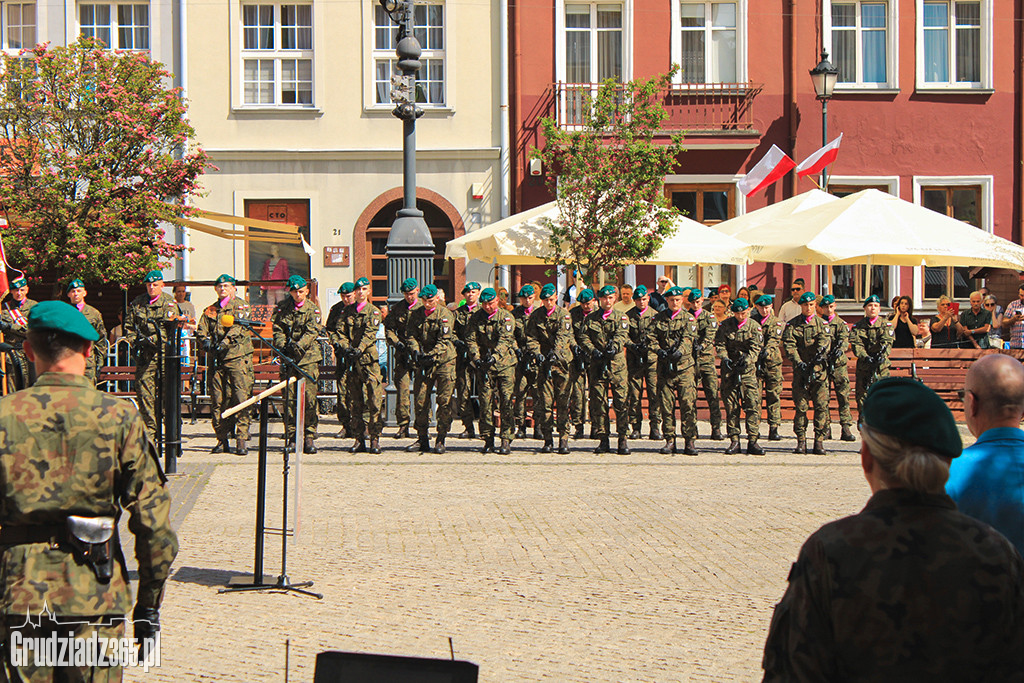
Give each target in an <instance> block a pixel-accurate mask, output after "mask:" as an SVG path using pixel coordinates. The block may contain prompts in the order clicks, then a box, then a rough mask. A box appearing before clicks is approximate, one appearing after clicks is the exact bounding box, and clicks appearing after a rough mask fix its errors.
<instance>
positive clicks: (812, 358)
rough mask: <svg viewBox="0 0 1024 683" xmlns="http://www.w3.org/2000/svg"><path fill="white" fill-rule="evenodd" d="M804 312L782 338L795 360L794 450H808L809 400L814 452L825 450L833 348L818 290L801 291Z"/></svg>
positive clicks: (817, 453) (821, 452) (820, 453)
mask: <svg viewBox="0 0 1024 683" xmlns="http://www.w3.org/2000/svg"><path fill="white" fill-rule="evenodd" d="M799 302H800V315H798V316H796V317H795V318H793V319H792V320H790V321H789V322H788V323H787V324H786V333H785V334H784V335H783V338H782V345H783V348H784V349H785V350H786V355H787V356H789V359H790V361H792V363H793V403H794V404H795V407H796V414H795V415H794V416H793V431H794V432H795V433H796V448H795V449H793V452H794V453H806V452H807V402H808V400H810V401H811V403H812V404H813V405H814V453H815V454H816V455H824V454H825V420H826V415H825V414H826V412H827V411H828V377H827V376H826V373H825V363H826V360H827V358H828V351H829V334H828V326H827V325H826V324H825V322H824V321H823V320H822V319H821V318H819V317H818V316H817V315H815V314H814V309H815V297H814V292H804V293H803V294H801V295H800V299H799Z"/></svg>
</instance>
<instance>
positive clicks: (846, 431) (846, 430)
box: [839, 425, 857, 441]
mask: <svg viewBox="0 0 1024 683" xmlns="http://www.w3.org/2000/svg"><path fill="white" fill-rule="evenodd" d="M839 438H840V439H842V440H843V441H856V440H857V437H855V436H854V435H853V432H852V431H850V425H843V434H842V436H840V437H839Z"/></svg>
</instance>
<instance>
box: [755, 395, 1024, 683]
mask: <svg viewBox="0 0 1024 683" xmlns="http://www.w3.org/2000/svg"><path fill="white" fill-rule="evenodd" d="M860 431H861V437H862V439H863V441H862V444H861V466H862V468H863V470H864V476H865V478H866V479H867V481H868V485H869V487H870V488H871V492H872V496H871V498H870V499H869V500H868V503H867V505H866V506H865V507H864V509H863V510H862V511H861V512H860V513H859V514H856V515H853V516H851V517H847V518H845V519H841V520H838V521H835V522H832V523H830V524H826V525H825V526H823V527H822V528H821V529H819V530H818V531H816V532H815V533H814V534H812V535H811V537H810V538H809V539H808V540H807V542H806V543H804V546H803V548H802V549H801V550H800V556H799V557H798V558H797V561H796V563H794V564H793V567H792V569H791V570H790V572H789V588H788V589H787V591H786V594H785V595H784V596H783V598H782V601H781V602H779V604H778V606H776V608H775V614H774V616H773V617H772V624H771V629H770V631H769V633H768V640H767V643H766V644H765V653H764V662H763V665H764V669H765V676H764V680H765V681H943V682H944V683H952V682H959V681H963V682H966V681H972V682H974V681H993V682H994V681H1011V680H1012V681H1019V680H1022V677H1024V560H1022V559H1021V557H1020V555H1018V554H1017V551H1016V550H1015V549H1014V548H1013V546H1012V545H1011V544H1010V542H1009V541H1008V540H1006V538H1004V537H1003V536H1002V535H1001V534H999V533H998V532H997V531H995V530H994V529H992V528H991V527H989V526H988V525H986V524H983V523H981V522H978V521H976V520H974V519H972V518H970V517H968V516H966V515H963V514H961V513H959V512H957V510H956V505H955V504H954V503H953V501H952V499H950V498H949V496H947V495H946V493H945V490H944V485H945V483H946V479H947V478H948V476H949V465H950V462H951V461H952V459H953V458H956V457H958V456H959V455H960V451H961V448H962V444H961V441H960V433H959V431H958V430H957V426H956V423H955V422H954V421H953V415H952V413H950V411H949V408H948V407H947V406H946V404H945V403H944V402H943V401H942V399H941V398H939V396H938V395H937V394H936V393H935V392H934V391H932V390H931V389H929V388H928V387H926V386H924V384H921V383H920V382H918V381H916V380H913V379H909V378H889V379H883V380H879V381H878V382H876V383H875V384H874V385H872V387H871V389H870V390H869V391H868V394H867V396H866V397H865V400H864V409H863V412H862V413H861V425H860Z"/></svg>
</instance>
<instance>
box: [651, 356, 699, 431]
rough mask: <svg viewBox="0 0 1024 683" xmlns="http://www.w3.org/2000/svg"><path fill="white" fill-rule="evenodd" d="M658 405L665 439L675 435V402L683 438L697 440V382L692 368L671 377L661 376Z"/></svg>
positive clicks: (667, 375)
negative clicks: (677, 404)
mask: <svg viewBox="0 0 1024 683" xmlns="http://www.w3.org/2000/svg"><path fill="white" fill-rule="evenodd" d="M658 391H659V394H660V395H659V401H658V402H659V403H660V412H661V417H662V420H663V421H664V425H665V429H664V434H665V438H666V439H671V438H674V437H675V435H676V402H678V403H679V416H680V418H682V421H683V429H682V432H683V438H684V439H696V438H697V382H696V375H695V374H694V368H692V367H689V368H687V369H685V370H683V371H681V372H676V373H674V374H673V375H669V374H667V373H666V374H664V375H662V376H661V386H660V387H659V390H658Z"/></svg>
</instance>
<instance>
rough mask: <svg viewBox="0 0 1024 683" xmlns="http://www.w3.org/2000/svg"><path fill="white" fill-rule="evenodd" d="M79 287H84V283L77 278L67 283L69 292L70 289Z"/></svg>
mask: <svg viewBox="0 0 1024 683" xmlns="http://www.w3.org/2000/svg"><path fill="white" fill-rule="evenodd" d="M79 287H85V283H84V282H82V281H81V280H79V279H78V278H75V279H74V280H72V281H71V282H69V283H68V289H67V291H68V292H70V291H71V290H72V289H78V288H79Z"/></svg>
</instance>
